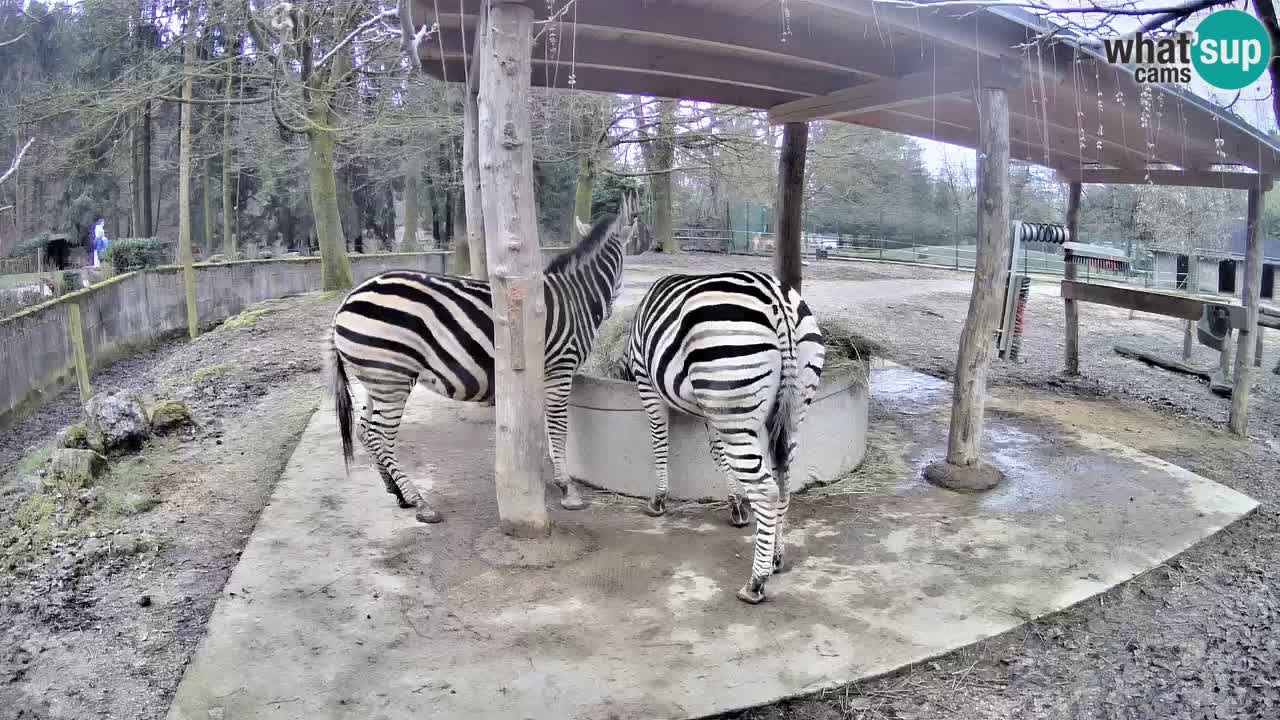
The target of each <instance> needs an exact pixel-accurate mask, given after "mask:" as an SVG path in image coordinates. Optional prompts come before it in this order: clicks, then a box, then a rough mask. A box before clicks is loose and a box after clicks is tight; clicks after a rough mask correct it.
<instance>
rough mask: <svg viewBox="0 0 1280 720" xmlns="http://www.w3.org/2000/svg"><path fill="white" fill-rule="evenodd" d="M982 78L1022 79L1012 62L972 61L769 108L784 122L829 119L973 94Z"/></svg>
mask: <svg viewBox="0 0 1280 720" xmlns="http://www.w3.org/2000/svg"><path fill="white" fill-rule="evenodd" d="M979 78H981V82H982V84H983V85H985V86H988V87H991V86H994V85H996V84H1000V85H1003V86H1006V87H1008V86H1012V85H1015V84H1017V83H1018V81H1019V80H1020V77H1019V74H1018V73H1017V72H1016V70H1015V69H1014V68H1013V67H1012V66H1011V64H1009V63H1006V64H1000V65H991V64H988V65H983V66H981V67H979V66H976V65H971V64H965V65H952V66H950V67H947V68H943V69H941V70H939V71H937V72H935V71H934V70H932V69H930V70H926V71H924V72H918V73H913V74H911V75H904V76H903V77H899V78H890V79H886V80H877V81H874V82H869V83H864V84H862V85H857V86H854V87H850V88H845V89H843V90H836V91H835V92H831V93H827V94H825V95H820V96H818V97H812V98H805V99H804V100H793V101H791V102H789V103H783V104H781V105H775V106H774V107H771V108H769V122H771V123H774V124H781V123H789V122H802V121H809V120H827V119H830V118H833V117H837V116H845V117H852V116H856V115H860V114H863V113H869V112H875V111H877V110H888V109H890V108H896V107H901V106H904V105H912V104H914V103H918V102H920V101H921V100H927V99H929V98H933V97H939V96H942V95H951V94H953V93H958V92H968V93H972V92H973V90H974V87H975V86H976V85H977V84H978V81H979ZM1000 81H1003V82H1000Z"/></svg>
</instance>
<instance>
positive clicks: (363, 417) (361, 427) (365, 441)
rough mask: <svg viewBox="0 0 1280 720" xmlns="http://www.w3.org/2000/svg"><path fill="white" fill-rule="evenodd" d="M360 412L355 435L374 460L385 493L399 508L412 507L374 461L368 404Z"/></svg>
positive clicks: (380, 464) (384, 471)
mask: <svg viewBox="0 0 1280 720" xmlns="http://www.w3.org/2000/svg"><path fill="white" fill-rule="evenodd" d="M360 410H361V412H360V420H359V421H358V422H357V424H356V431H357V432H356V434H357V435H359V436H360V443H361V444H362V445H364V449H365V451H366V452H368V453H369V456H370V457H372V458H374V459H375V462H374V465H375V466H376V467H377V468H378V474H379V475H381V476H382V484H383V485H385V486H386V488H387V492H389V493H391V494H392V495H395V496H396V502H398V503H400V507H402V508H409V507H413V504H412V503H410V502H409V501H407V500H405V499H404V494H403V493H401V492H400V487H399V486H397V485H396V481H395V480H393V479H392V478H391V475H390V474H389V473H388V472H387V471H386V469H385V468H383V467H382V463H380V462H377V461H376V460H377V454H376V453H375V452H374V450H373V445H372V444H371V440H370V438H369V421H370V418H371V414H372V407H371V406H370V405H369V403H365V404H364V407H362V408H361V409H360Z"/></svg>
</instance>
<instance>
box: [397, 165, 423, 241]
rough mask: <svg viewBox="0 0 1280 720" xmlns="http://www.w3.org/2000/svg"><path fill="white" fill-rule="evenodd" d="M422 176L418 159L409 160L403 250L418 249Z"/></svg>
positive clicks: (405, 179)
mask: <svg viewBox="0 0 1280 720" xmlns="http://www.w3.org/2000/svg"><path fill="white" fill-rule="evenodd" d="M420 174H422V166H421V165H419V164H418V158H417V157H414V158H412V159H410V160H409V167H408V168H407V169H406V170H405V172H404V233H403V234H402V235H401V236H400V247H401V249H402V250H405V251H409V250H417V249H418V175H420Z"/></svg>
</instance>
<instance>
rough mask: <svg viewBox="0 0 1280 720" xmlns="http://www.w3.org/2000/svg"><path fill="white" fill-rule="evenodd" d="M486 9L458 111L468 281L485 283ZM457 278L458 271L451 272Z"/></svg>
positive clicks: (481, 20) (456, 269)
mask: <svg viewBox="0 0 1280 720" xmlns="http://www.w3.org/2000/svg"><path fill="white" fill-rule="evenodd" d="M486 7H487V5H481V9H480V22H479V23H478V24H477V25H476V32H475V36H474V37H475V42H474V44H473V45H472V46H471V47H472V48H474V49H473V50H472V57H471V72H470V73H468V74H467V83H468V84H467V87H466V94H465V96H464V99H463V108H462V128H463V132H462V194H463V203H464V206H465V209H466V212H467V215H466V220H467V251H468V253H469V257H470V263H469V265H470V271H471V277H473V278H476V279H478V280H488V279H489V263H488V256H487V246H486V244H485V235H484V204H483V197H482V195H481V192H480V148H479V128H480V122H479V117H478V109H477V108H478V100H477V91H478V89H479V87H480V72H481V69H482V68H483V66H484V63H483V62H481V60H480V52H479V45H480V43H481V41H482V39H483V37H484V33H483V32H482V30H483V29H484V28H485V27H487V26H488V20H487V18H486V16H485V8H486ZM453 272H454V273H455V274H458V275H461V274H463V273H462V270H461V268H460V267H457V268H454V269H453Z"/></svg>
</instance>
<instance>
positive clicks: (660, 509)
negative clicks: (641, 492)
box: [644, 498, 667, 517]
mask: <svg viewBox="0 0 1280 720" xmlns="http://www.w3.org/2000/svg"><path fill="white" fill-rule="evenodd" d="M644 514H645V515H648V516H649V517H662V516H663V515H666V514H667V502H666V501H665V500H659V499H658V498H654V499H652V500H650V501H649V504H648V505H645V506H644Z"/></svg>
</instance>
